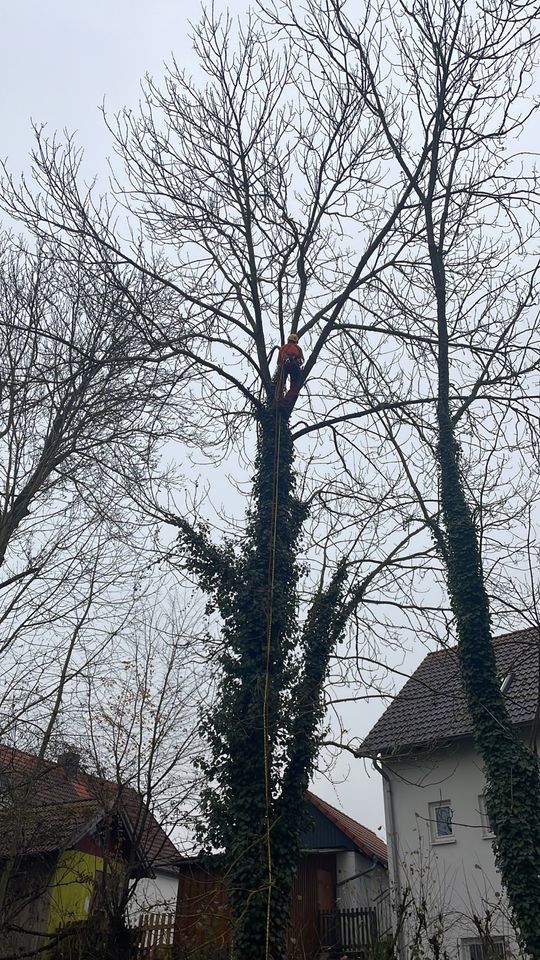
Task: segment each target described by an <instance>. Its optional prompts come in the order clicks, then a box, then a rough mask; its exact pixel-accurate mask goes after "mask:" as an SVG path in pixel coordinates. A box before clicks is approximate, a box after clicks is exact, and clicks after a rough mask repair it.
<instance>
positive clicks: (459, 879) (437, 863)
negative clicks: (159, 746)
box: [384, 743, 511, 960]
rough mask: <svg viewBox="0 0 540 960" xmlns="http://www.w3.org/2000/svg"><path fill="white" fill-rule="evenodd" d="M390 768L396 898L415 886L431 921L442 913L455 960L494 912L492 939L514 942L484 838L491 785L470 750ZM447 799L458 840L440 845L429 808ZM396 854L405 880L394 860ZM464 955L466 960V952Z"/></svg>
mask: <svg viewBox="0 0 540 960" xmlns="http://www.w3.org/2000/svg"><path fill="white" fill-rule="evenodd" d="M384 769H385V771H386V774H387V776H388V777H389V783H387V785H386V789H385V813H386V824H387V833H388V846H389V854H390V876H391V879H392V880H393V882H394V893H396V894H397V895H399V894H401V895H403V892H404V891H405V889H406V888H410V889H411V890H412V891H413V894H414V897H415V898H416V900H417V902H419V903H422V901H423V902H424V904H425V906H426V908H427V912H428V915H429V916H430V918H431V919H432V921H433V920H435V921H436V918H437V916H438V915H441V916H442V917H443V918H444V920H443V921H442V926H443V928H444V938H445V947H446V949H447V950H448V951H449V953H450V954H451V955H454V956H456V955H460V945H461V940H462V939H463V938H467V937H475V935H476V936H478V932H477V929H476V927H475V924H474V922H473V921H472V919H471V918H472V916H473V914H476V915H478V916H481V917H483V916H485V914H486V909H488V910H490V911H492V912H493V922H492V933H494V934H495V935H497V934H499V935H503V936H506V937H511V926H510V923H509V920H508V910H507V907H506V904H505V902H504V897H503V896H502V894H501V882H500V877H499V874H498V872H497V870H496V867H495V859H494V854H493V849H492V840H491V839H489V838H488V837H487V836H486V835H485V833H486V827H485V823H484V824H483V823H482V817H481V813H480V808H479V796H481V795H482V793H483V791H484V785H485V780H484V776H483V773H482V766H481V763H480V760H479V758H478V756H477V754H476V752H475V751H474V749H473V747H472V745H470V744H463V743H459V744H456V745H454V746H452V747H448V748H446V749H445V751H444V753H441V752H438V753H436V752H434V753H433V754H431V755H423V756H422V757H417V758H414V759H412V758H411V759H406V760H392V761H391V762H385V763H384ZM389 788H390V789H389ZM390 790H391V794H392V799H393V815H394V819H395V824H394V825H393V826H394V828H395V833H394V835H392V810H391V804H390ZM443 801H448V802H449V804H450V806H451V808H452V811H453V834H452V837H451V838H447V839H446V838H445V839H444V840H441V839H438V840H437V839H435V838H434V836H433V832H432V823H431V822H430V813H431V812H432V811H430V804H434V803H440V802H443ZM396 852H397V856H398V860H399V875H397V873H396V867H395V863H394V862H393V861H394V855H395V853H396ZM461 956H462V957H463V960H467V957H466V954H465V952H464V951H463V950H461Z"/></svg>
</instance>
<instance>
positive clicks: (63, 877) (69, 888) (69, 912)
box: [48, 850, 103, 933]
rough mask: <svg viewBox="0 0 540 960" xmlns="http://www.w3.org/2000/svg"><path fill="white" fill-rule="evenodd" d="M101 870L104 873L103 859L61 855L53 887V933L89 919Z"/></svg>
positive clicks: (70, 853)
mask: <svg viewBox="0 0 540 960" xmlns="http://www.w3.org/2000/svg"><path fill="white" fill-rule="evenodd" d="M97 870H103V859H102V858H101V857H96V856H94V854H91V853H81V852H80V851H79V850H66V851H64V853H61V854H60V856H59V857H58V862H57V865H56V871H55V874H54V878H53V882H52V886H51V906H50V910H49V924H48V932H49V933H54V931H55V930H58V928H59V927H62V926H64V925H65V924H66V923H72V922H74V921H76V920H84V919H85V918H86V917H87V916H88V908H89V906H90V900H91V898H92V891H93V888H94V880H95V876H96V871H97Z"/></svg>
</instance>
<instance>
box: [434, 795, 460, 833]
mask: <svg viewBox="0 0 540 960" xmlns="http://www.w3.org/2000/svg"><path fill="white" fill-rule="evenodd" d="M453 819H454V811H453V810H452V805H451V803H450V801H449V800H440V801H439V802H438V803H430V805H429V822H430V825H431V839H432V840H433V843H449V842H450V841H452V840H455V839H456V838H455V836H454V825H453Z"/></svg>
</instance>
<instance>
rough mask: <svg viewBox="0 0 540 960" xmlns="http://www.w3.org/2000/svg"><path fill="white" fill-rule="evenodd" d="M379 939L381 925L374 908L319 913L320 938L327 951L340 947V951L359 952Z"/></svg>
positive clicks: (355, 908)
mask: <svg viewBox="0 0 540 960" xmlns="http://www.w3.org/2000/svg"><path fill="white" fill-rule="evenodd" d="M378 937H379V924H378V922H377V911H376V909H375V908H374V907H352V908H351V909H349V910H320V911H319V938H320V942H321V947H323V948H325V949H330V950H331V949H332V948H336V947H339V949H340V950H345V951H347V950H348V951H353V952H357V951H361V950H362V948H364V947H369V946H371V945H372V944H374V943H376V941H377V939H378Z"/></svg>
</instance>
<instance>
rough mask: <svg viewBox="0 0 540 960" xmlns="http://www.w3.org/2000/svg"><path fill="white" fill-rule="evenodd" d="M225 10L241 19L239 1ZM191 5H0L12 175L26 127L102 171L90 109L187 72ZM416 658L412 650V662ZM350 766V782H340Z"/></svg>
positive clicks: (333, 794) (103, 150)
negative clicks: (38, 129) (70, 139)
mask: <svg viewBox="0 0 540 960" xmlns="http://www.w3.org/2000/svg"><path fill="white" fill-rule="evenodd" d="M229 7H230V9H231V11H232V12H233V13H234V12H236V13H242V12H243V11H245V9H246V7H247V3H245V2H244V0H235V2H233V3H230V4H229ZM199 12H200V4H199V2H196V0H93V2H92V3H89V2H86V3H83V2H81V0H47V2H44V0H18V2H13V0H3V3H2V6H1V18H0V75H1V89H2V93H3V96H2V134H3V137H2V142H1V146H0V155H1V156H2V157H7V158H8V160H9V167H10V169H11V170H12V171H13V172H14V173H17V172H19V171H20V170H22V169H23V168H28V154H29V151H30V149H31V147H32V131H31V120H33V121H34V122H35V123H38V124H40V123H46V124H47V126H48V129H49V131H50V133H53V132H54V131H60V132H61V131H63V130H64V129H67V130H69V131H70V132H75V133H76V140H77V143H78V144H79V145H80V146H81V147H82V148H83V149H84V151H85V156H86V163H85V172H86V173H87V175H88V176H91V175H92V174H93V173H103V172H104V171H105V169H106V166H105V164H106V157H107V156H108V155H109V154H110V153H111V145H110V140H109V135H108V133H107V130H106V129H105V126H104V123H103V119H102V117H101V114H100V111H99V107H100V104H101V103H102V101H103V99H104V98H105V101H106V107H107V110H108V111H109V112H110V113H114V112H115V111H117V110H118V109H120V108H121V107H122V106H124V105H125V106H132V107H136V104H137V101H138V98H139V92H140V80H141V77H142V76H143V75H144V74H145V73H146V72H149V73H151V74H152V75H154V76H155V77H156V78H157V77H159V76H160V75H161V73H162V71H163V62H164V61H166V60H168V59H169V57H170V54H171V51H174V54H175V57H176V59H177V61H178V63H179V64H181V65H182V64H183V65H185V66H186V68H187V69H188V71H189V70H190V66H191V65H192V64H193V54H192V52H191V42H190V39H189V32H190V28H189V20H197V19H198V16H199ZM422 655H423V651H418V652H417V653H416V655H415V657H414V658H413V659H414V661H415V662H418V660H419V659H420V658H421V656H422ZM381 709H382V704H381V702H380V700H376V701H374V702H373V703H372V704H370V705H366V704H365V703H361V704H359V705H355V707H354V708H350V709H349V711H348V716H347V718H346V719H347V723H348V726H349V732H350V734H351V735H354V734H363V733H365V732H367V729H368V728H369V726H370V725H371V724H372V723H373V721H374V719H375V718H376V716H378V714H379V713H380V712H381ZM349 766H350V775H349ZM337 775H338V779H343V780H344V782H342V783H338V784H337V786H336V787H334V786H332V785H331V784H330V783H328V782H327V781H325V780H324V779H318V780H317V783H316V785H315V789H316V790H317V791H318V792H319V793H320V794H321V795H323V796H324V797H325V798H326V799H328V800H329V801H330V802H333V803H341V804H342V805H343V807H344V809H345V810H346V811H347V812H348V813H349V814H351V815H352V816H354V817H356V818H357V819H359V820H360V821H362V822H364V823H366V824H367V825H368V826H371V827H372V828H374V829H377V828H378V827H379V826H380V825H381V824H382V823H383V809H382V790H381V787H380V782H379V777H378V775H376V774H373V773H371V775H370V776H369V777H368V776H367V775H366V773H364V768H363V764H361V763H359V762H357V761H354V760H352V759H351V761H350V763H349V760H347V759H346V758H345V759H344V760H343V762H342V763H340V765H339V767H338V770H337Z"/></svg>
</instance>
